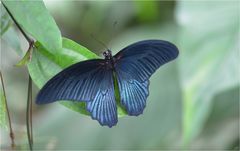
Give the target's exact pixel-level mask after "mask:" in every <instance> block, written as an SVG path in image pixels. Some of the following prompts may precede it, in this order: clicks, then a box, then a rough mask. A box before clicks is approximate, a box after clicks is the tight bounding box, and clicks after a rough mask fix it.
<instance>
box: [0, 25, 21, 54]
mask: <svg viewBox="0 0 240 151" xmlns="http://www.w3.org/2000/svg"><path fill="white" fill-rule="evenodd" d="M1 40H3V41H4V42H5V43H6V44H7V45H8V46H10V47H11V48H12V49H13V50H14V51H15V52H16V53H17V54H18V56H22V54H23V51H22V49H21V45H20V39H19V35H18V33H17V31H16V30H15V28H14V27H13V26H12V27H10V28H9V29H8V30H7V31H6V32H5V33H4V34H3V35H2V37H1ZM1 42H2V41H1Z"/></svg>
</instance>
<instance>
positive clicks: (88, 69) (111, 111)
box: [36, 40, 179, 127]
mask: <svg viewBox="0 0 240 151" xmlns="http://www.w3.org/2000/svg"><path fill="white" fill-rule="evenodd" d="M178 53H179V51H178V49H177V47H176V46H175V45H174V44H172V43H170V42H167V41H162V40H145V41H140V42H136V43H134V44H132V45H129V46H127V47H125V48H124V49H122V50H121V51H119V52H118V53H117V54H116V55H115V56H112V53H111V51H110V50H107V51H105V52H104V53H103V55H104V57H105V58H104V59H92V60H87V61H83V62H79V63H76V64H74V65H71V66H70V67H68V68H66V69H64V70H63V71H61V72H60V73H58V74H57V75H55V76H54V77H53V78H52V79H50V80H49V81H48V82H47V83H46V84H45V85H44V87H43V88H42V89H41V90H40V92H39V93H38V95H37V98H36V103H37V104H46V103H52V102H54V101H57V100H70V101H83V102H86V109H87V111H88V112H89V113H90V114H91V117H92V118H93V119H95V120H98V122H99V123H100V124H101V125H107V126H109V127H112V126H114V125H116V124H117V122H118V116H117V115H118V114H117V103H116V99H115V93H114V92H115V90H114V79H117V83H118V84H117V85H118V88H119V92H120V103H121V105H122V106H123V107H124V108H125V110H126V112H127V114H128V115H130V116H138V115H140V114H142V113H143V110H144V108H145V106H146V100H147V97H148V95H149V90H148V88H149V78H150V76H151V75H152V74H153V73H154V72H155V71H156V70H157V69H158V68H159V67H160V66H161V65H163V64H165V63H167V62H169V61H171V60H173V59H175V58H176V57H177V56H178Z"/></svg>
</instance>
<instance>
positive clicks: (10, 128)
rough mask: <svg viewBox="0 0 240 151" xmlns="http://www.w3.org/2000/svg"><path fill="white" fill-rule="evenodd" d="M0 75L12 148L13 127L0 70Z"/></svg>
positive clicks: (13, 144) (13, 145)
mask: <svg viewBox="0 0 240 151" xmlns="http://www.w3.org/2000/svg"><path fill="white" fill-rule="evenodd" d="M0 77H1V83H2V89H3V97H4V101H5V102H4V103H5V105H6V110H7V117H8V125H9V131H10V133H9V136H10V138H11V142H12V144H11V147H12V149H13V148H14V147H15V143H14V133H13V129H12V122H11V118H10V112H9V109H8V103H7V97H6V91H5V86H4V81H3V75H2V72H1V71H0Z"/></svg>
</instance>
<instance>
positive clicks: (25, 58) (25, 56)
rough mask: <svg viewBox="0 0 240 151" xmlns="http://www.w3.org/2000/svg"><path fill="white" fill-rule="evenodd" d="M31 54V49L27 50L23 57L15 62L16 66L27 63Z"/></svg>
mask: <svg viewBox="0 0 240 151" xmlns="http://www.w3.org/2000/svg"><path fill="white" fill-rule="evenodd" d="M31 54H32V49H31V50H29V51H27V53H26V54H25V55H24V57H23V58H22V59H21V60H20V61H19V62H18V63H17V64H16V66H17V67H21V66H24V65H26V64H28V62H29V61H30V60H31Z"/></svg>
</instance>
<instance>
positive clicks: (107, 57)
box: [103, 49, 112, 60]
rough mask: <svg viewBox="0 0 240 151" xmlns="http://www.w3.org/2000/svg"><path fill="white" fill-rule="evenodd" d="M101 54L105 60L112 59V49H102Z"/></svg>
mask: <svg viewBox="0 0 240 151" xmlns="http://www.w3.org/2000/svg"><path fill="white" fill-rule="evenodd" d="M103 56H104V57H105V59H107V60H110V59H112V51H111V50H109V49H108V50H107V51H104V52H103Z"/></svg>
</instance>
